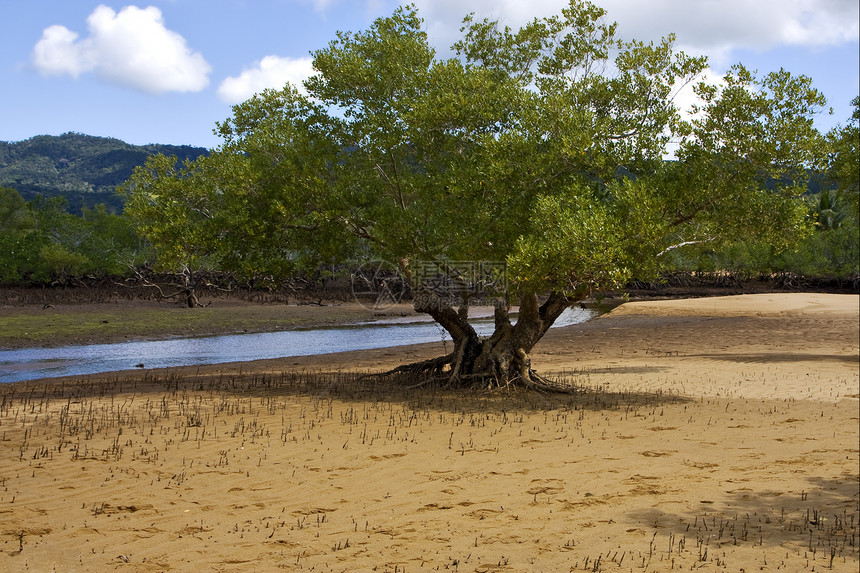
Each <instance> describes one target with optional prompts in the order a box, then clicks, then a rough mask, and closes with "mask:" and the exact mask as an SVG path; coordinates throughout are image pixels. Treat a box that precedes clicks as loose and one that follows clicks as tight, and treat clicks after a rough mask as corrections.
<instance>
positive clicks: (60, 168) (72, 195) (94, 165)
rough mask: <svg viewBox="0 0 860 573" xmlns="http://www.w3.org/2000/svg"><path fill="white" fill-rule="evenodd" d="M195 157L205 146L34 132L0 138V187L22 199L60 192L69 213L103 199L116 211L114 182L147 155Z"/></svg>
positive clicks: (119, 204) (118, 206)
mask: <svg viewBox="0 0 860 573" xmlns="http://www.w3.org/2000/svg"><path fill="white" fill-rule="evenodd" d="M157 153H163V154H165V155H175V156H176V157H177V158H178V159H179V160H180V161H184V160H185V159H195V158H197V157H199V156H200V155H205V154H207V153H208V150H207V149H205V148H202V147H191V146H188V145H182V146H179V145H158V144H151V145H130V144H128V143H125V142H124V141H120V140H119V139H113V138H108V137H95V136H92V135H84V134H81V133H64V134H63V135H60V136H53V135H37V136H36V137H32V138H30V139H27V140H24V141H16V142H6V141H0V185H2V186H5V187H11V188H12V189H15V190H17V191H18V192H19V193H20V194H21V196H22V197H24V199H26V200H28V201H29V200H31V199H33V198H34V197H35V196H36V195H42V196H44V197H56V196H59V195H62V196H64V197H66V199H67V200H68V202H69V211H71V212H74V213H79V212H80V210H81V208H83V207H92V206H93V205H95V204H97V203H104V204H106V205H108V207H109V208H110V209H111V210H113V211H116V212H119V211H121V210H122V199H121V198H120V197H119V196H118V195H117V194H116V186H117V185H119V184H120V183H122V182H124V181H125V180H126V179H128V178H129V176H131V173H132V171H133V170H134V168H135V167H137V166H138V165H142V164H143V163H144V162H145V161H146V158H147V157H149V156H150V155H154V154H157Z"/></svg>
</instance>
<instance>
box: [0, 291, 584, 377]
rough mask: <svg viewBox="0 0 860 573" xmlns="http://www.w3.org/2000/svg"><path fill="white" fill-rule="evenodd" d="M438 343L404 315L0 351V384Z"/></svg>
mask: <svg viewBox="0 0 860 573" xmlns="http://www.w3.org/2000/svg"><path fill="white" fill-rule="evenodd" d="M594 315H595V313H594V312H593V311H591V310H586V309H582V308H570V309H568V310H566V311H565V312H564V314H562V315H561V317H559V319H558V320H557V321H556V323H555V324H554V325H553V328H557V327H560V326H568V325H571V324H578V323H581V322H585V321H587V320H589V319H590V318H592V317H593V316H594ZM471 322H472V324H473V325H474V327H475V330H476V331H477V332H478V334H479V335H481V336H489V335H490V334H491V332H492V330H493V323H492V319H491V318H490V317H489V316H486V315H483V316H481V315H479V316H476V317H474V318H473V319H471ZM442 340H450V338H449V337H448V336H447V333H446V332H445V331H444V330H443V329H442V328H441V327H440V326H439V325H437V324H436V323H435V322H429V321H416V320H415V318H414V317H409V318H405V319H388V320H380V321H375V322H368V323H362V324H356V325H349V326H342V327H337V328H314V329H303V330H302V329H298V330H284V331H279V332H263V333H256V334H234V335H227V336H210V337H203V338H171V339H167V340H149V341H139V342H121V343H115V344H90V345H85V346H63V347H59V348H25V349H20V350H0V383H4V382H19V381H22V380H35V379H38V378H54V377H58V376H77V375H84V374H97V373H101V372H113V371H116V370H129V369H132V368H136V367H138V368H141V367H143V368H165V367H172V366H194V365H201V364H218V363H224V362H247V361H251V360H263V359H267V358H284V357H289V356H308V355H312V354H329V353H332V352H345V351H349V350H370V349H374V348H390V347H392V346H405V345H409V344H420V343H424V342H436V341H442ZM140 365H143V366H140Z"/></svg>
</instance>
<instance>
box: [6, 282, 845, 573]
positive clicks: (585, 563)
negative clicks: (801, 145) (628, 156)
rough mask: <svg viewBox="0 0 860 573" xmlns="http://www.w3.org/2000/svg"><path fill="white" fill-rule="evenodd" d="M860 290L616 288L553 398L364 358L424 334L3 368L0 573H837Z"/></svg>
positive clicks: (543, 349) (580, 333)
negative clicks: (447, 383)
mask: <svg viewBox="0 0 860 573" xmlns="http://www.w3.org/2000/svg"><path fill="white" fill-rule="evenodd" d="M858 311H860V298H858V297H857V296H856V295H831V294H799V293H793V294H784V293H780V294H755V295H741V296H730V297H714V298H701V299H688V300H664V301H644V302H631V303H627V304H623V305H621V306H619V307H617V308H615V309H614V310H613V311H612V312H610V313H608V314H606V315H603V316H601V317H600V318H597V319H594V320H592V321H590V322H588V323H585V324H579V325H574V326H569V327H564V328H558V329H553V330H552V331H550V333H549V334H548V335H547V336H546V337H545V338H544V339H543V340H542V341H541V342H540V343H539V345H538V347H537V348H536V349H535V352H534V353H533V355H532V360H533V364H534V366H535V368H536V369H537V370H538V371H539V372H541V374H544V375H547V376H554V377H557V378H561V379H564V380H566V381H568V382H569V383H570V384H575V385H576V386H577V388H578V390H577V392H575V393H573V394H570V395H546V394H539V393H535V392H525V391H511V392H494V393H481V392H477V391H475V392H468V393H466V392H462V391H441V390H432V389H424V388H418V389H414V388H412V389H409V388H404V387H403V386H402V385H396V384H393V383H392V382H391V381H389V380H384V379H378V378H375V377H362V375H365V374H368V373H373V372H381V371H384V370H386V369H389V368H392V367H394V366H396V365H398V364H402V363H405V362H411V361H415V360H419V359H423V358H430V357H433V356H436V355H439V354H441V353H442V352H444V351H445V349H444V347H443V344H442V343H441V342H439V343H433V344H425V345H419V346H412V347H400V348H389V349H381V350H374V351H362V352H354V353H342V354H330V355H318V356H308V357H298V358H287V359H278V360H268V361H258V362H252V363H241V364H221V365H213V366H206V367H188V368H177V369H170V370H143V371H133V372H122V373H111V374H106V375H94V376H89V377H84V378H74V379H49V380H42V381H34V382H26V383H15V384H3V385H0V572H6V571H9V572H13V571H15V572H17V571H57V572H64V571H115V570H117V571H129V572H131V571H135V572H136V571H141V572H143V571H153V572H156V571H199V572H203V571H277V570H286V571H380V572H391V573H394V572H413V571H425V570H426V571H481V572H489V571H546V572H551V571H635V572H640V571H652V572H662V571H673V570H679V571H690V570H693V571H735V572H739V571H746V572H750V571H789V572H792V571H831V570H832V571H853V572H856V571H857V570H858V566H860V554H858V544H860V448H858V441H860V402H858V398H860V326H858V325H860V312H858Z"/></svg>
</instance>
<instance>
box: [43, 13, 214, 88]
mask: <svg viewBox="0 0 860 573" xmlns="http://www.w3.org/2000/svg"><path fill="white" fill-rule="evenodd" d="M87 27H88V29H89V36H88V37H86V38H84V39H81V40H79V39H78V34H76V33H75V32H72V31H71V30H69V29H68V28H66V27H65V26H51V27H50V28H46V29H45V30H44V32H43V33H42V38H41V39H40V40H39V42H38V43H37V44H36V46H35V48H34V49H33V64H34V66H35V67H36V69H37V70H38V71H39V72H40V73H41V74H43V75H46V76H50V75H70V76H72V77H78V76H79V75H80V74H82V73H84V72H93V73H95V74H96V75H97V76H98V77H100V78H101V79H102V80H104V81H105V82H108V83H112V84H117V85H121V86H125V87H128V88H132V89H135V90H139V91H143V92H146V93H152V94H161V93H165V92H171V91H175V92H194V91H200V90H202V89H203V88H205V87H206V86H207V85H208V84H209V77H208V76H209V73H210V72H211V69H212V68H211V66H210V65H209V64H208V63H207V62H206V60H205V59H204V58H203V56H202V55H201V54H200V53H197V52H192V51H191V50H190V49H189V48H188V45H187V43H186V41H185V39H184V38H183V37H182V36H180V35H179V34H177V33H176V32H173V31H171V30H169V29H167V28H166V27H165V25H164V19H163V17H162V14H161V11H160V10H159V9H158V8H155V7H153V6H150V7H148V8H138V7H136V6H128V7H126V8H123V9H122V10H120V12H119V13H116V12H114V11H113V10H112V9H111V8H108V7H107V6H99V7H97V8H96V9H95V10H94V11H93V13H92V14H90V16H89V18H87Z"/></svg>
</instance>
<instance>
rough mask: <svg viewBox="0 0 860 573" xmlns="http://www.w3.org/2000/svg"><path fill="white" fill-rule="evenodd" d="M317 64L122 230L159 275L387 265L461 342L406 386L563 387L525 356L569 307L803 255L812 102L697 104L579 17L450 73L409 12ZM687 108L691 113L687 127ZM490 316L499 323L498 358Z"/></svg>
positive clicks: (673, 80)
mask: <svg viewBox="0 0 860 573" xmlns="http://www.w3.org/2000/svg"><path fill="white" fill-rule="evenodd" d="M313 62H314V68H315V70H316V74H315V75H314V76H313V77H311V78H310V79H308V80H307V81H306V82H305V83H304V86H302V87H301V88H300V87H298V86H292V85H287V86H285V87H284V88H283V89H281V90H267V91H264V92H262V93H260V94H258V95H256V96H254V97H253V98H251V99H250V100H248V101H246V102H244V103H242V104H239V105H237V106H235V107H234V108H233V116H232V117H231V118H229V119H227V120H225V121H224V122H222V123H220V124H218V126H217V130H218V132H219V133H220V135H221V136H222V138H223V141H224V143H223V144H222V145H221V146H220V147H219V148H218V149H216V150H215V151H214V152H213V153H212V154H211V155H210V156H209V157H201V158H199V159H197V160H195V161H188V162H186V163H185V164H184V165H183V166H181V167H179V168H176V167H174V166H173V164H172V163H171V162H170V161H169V160H165V159H164V158H161V159H159V158H153V159H151V160H150V161H149V162H148V163H147V165H146V166H145V167H143V168H139V169H138V170H137V171H136V172H135V174H134V176H133V177H132V178H131V179H130V180H129V181H128V182H127V183H126V185H125V190H126V193H127V194H128V196H129V199H128V203H127V212H129V213H130V214H131V215H132V216H133V217H136V218H137V220H138V221H140V225H141V228H142V230H143V231H144V233H145V234H146V235H147V236H149V237H150V238H152V239H153V242H154V245H155V247H156V249H157V251H158V254H159V259H160V260H162V261H164V262H165V264H172V265H176V264H180V263H181V264H189V263H191V262H192V261H197V262H198V263H199V262H200V261H202V260H217V261H218V263H219V265H221V266H222V267H224V268H229V269H230V270H232V271H234V272H237V273H245V274H253V273H260V272H271V273H283V272H287V271H288V270H289V269H291V268H294V267H295V266H297V265H301V264H303V263H308V262H310V263H312V264H318V263H319V262H321V261H345V260H353V261H355V260H360V259H362V258H365V259H376V260H382V261H387V262H389V263H391V264H392V265H394V266H396V267H397V268H398V269H399V271H400V272H401V273H402V275H403V276H404V277H406V279H407V280H409V281H410V283H411V284H412V287H413V292H414V305H415V308H416V310H418V311H420V312H425V313H428V314H429V315H430V316H432V317H433V318H434V319H435V320H436V321H438V322H439V323H440V324H441V325H442V326H443V327H444V328H445V329H446V330H447V331H448V332H449V333H450V334H451V336H452V338H453V340H454V350H453V352H452V353H451V354H450V355H448V356H444V357H440V358H439V359H437V360H432V361H428V362H426V363H421V364H417V365H408V366H405V367H403V368H402V369H401V370H402V371H412V372H420V373H422V374H424V375H427V376H428V380H444V381H445V382H446V383H448V384H451V385H461V384H474V383H481V384H486V385H489V386H496V385H507V384H511V383H516V384H524V385H527V386H540V387H550V386H551V383H550V382H549V381H547V380H545V379H544V378H542V377H540V376H539V375H537V374H536V373H535V372H534V370H533V369H532V367H531V363H530V360H529V358H528V353H529V352H530V351H531V349H532V348H533V347H534V345H535V344H536V343H537V342H538V340H540V338H541V337H542V336H543V335H544V333H545V332H546V331H547V329H548V328H549V327H550V326H551V325H552V323H553V322H554V321H555V320H556V319H557V318H558V317H559V316H560V314H561V313H562V312H563V311H564V310H565V309H566V308H567V307H568V306H569V305H570V304H571V303H572V302H575V301H578V300H582V299H583V298H585V297H588V296H591V295H594V294H595V293H598V292H601V291H605V290H609V289H612V288H615V287H617V286H619V285H622V284H624V282H625V281H627V280H628V279H630V278H631V277H637V278H645V277H652V276H655V275H656V274H657V273H658V272H659V271H660V270H661V269H663V268H665V267H666V265H668V264H670V261H671V257H668V256H666V255H667V253H670V252H672V251H675V250H677V249H683V248H685V247H686V246H689V245H696V244H703V243H707V244H711V245H714V246H717V245H722V244H728V243H730V242H733V241H739V240H744V239H756V240H766V241H768V242H770V243H771V244H773V245H776V246H778V247H785V246H788V245H790V244H791V243H792V241H794V240H796V239H797V238H798V237H799V236H801V235H802V234H803V233H804V232H805V231H804V229H805V222H804V221H805V216H806V208H805V207H804V206H803V205H802V204H800V203H799V202H798V201H796V200H795V197H796V195H797V193H798V191H799V189H800V188H801V187H802V185H803V184H804V182H805V180H806V178H807V177H808V176H809V173H810V172H811V171H812V170H815V169H819V168H821V167H822V166H823V163H822V161H823V157H824V149H825V146H824V139H823V138H822V137H821V136H820V135H819V134H818V132H817V131H816V130H815V129H814V127H813V125H812V118H813V116H814V114H815V113H817V112H818V111H819V110H820V109H821V108H822V107H823V106H824V104H825V101H824V98H823V96H822V95H821V94H820V93H819V92H818V91H816V90H815V89H814V88H812V86H811V83H810V80H809V79H808V78H805V77H803V76H801V77H795V76H792V75H791V74H789V73H788V72H786V71H784V70H783V71H780V72H778V73H772V74H769V75H767V76H765V77H763V78H757V77H756V75H755V74H753V73H752V72H750V71H748V70H747V69H745V68H744V67H743V66H741V65H738V66H735V67H734V68H732V70H731V71H730V72H729V74H727V75H726V77H725V78H724V79H723V81H722V82H720V83H714V84H707V83H704V82H702V81H701V78H700V75H701V72H702V71H703V70H704V69H705V66H706V60H705V58H703V57H693V56H689V55H687V54H685V53H683V52H680V51H677V50H676V49H675V47H674V38H673V37H672V36H669V37H666V38H663V39H662V40H661V41H659V42H653V43H645V42H640V41H636V40H631V41H623V40H620V39H619V38H618V36H617V30H616V25H615V24H613V23H611V22H609V21H608V20H607V18H606V13H605V11H604V10H603V9H602V8H599V7H597V6H595V5H593V4H591V3H589V2H587V1H582V0H571V2H570V4H569V5H568V6H567V7H566V8H565V9H563V10H562V11H561V13H560V14H558V15H556V16H552V17H548V18H537V19H535V20H533V21H531V22H530V23H528V24H527V25H525V26H524V27H522V28H521V29H519V30H512V29H510V28H508V27H504V26H501V25H500V24H499V23H498V22H494V21H490V20H486V19H479V18H478V17H476V16H475V15H469V16H467V17H466V18H465V19H464V22H463V28H462V38H461V40H460V41H458V42H457V43H456V44H455V45H454V55H452V56H451V57H447V58H439V57H437V55H436V54H435V52H434V50H433V49H432V48H431V47H430V44H429V42H428V38H427V35H426V33H425V31H424V26H423V23H422V20H421V19H420V17H419V14H418V12H417V10H416V9H415V8H414V7H411V6H407V7H401V8H398V9H397V10H396V11H395V12H394V13H393V14H392V15H391V16H390V17H387V18H380V19H378V20H376V21H375V22H374V23H373V24H372V25H371V26H370V28H369V29H367V30H365V31H362V32H340V33H338V35H337V37H336V38H335V39H334V40H332V41H331V43H330V44H329V45H328V46H327V47H326V48H324V49H322V50H319V51H318V52H316V53H314V60H313ZM686 85H695V86H696V88H695V89H696V91H697V93H698V94H699V96H700V98H701V104H700V106H699V107H698V109H696V110H694V111H696V114H695V115H694V116H693V117H692V118H686V119H685V117H684V116H682V114H681V113H680V110H679V109H678V108H677V106H676V104H675V103H674V101H673V98H674V96H675V95H676V94H677V91H678V90H679V89H680V88H681V87H682V86H686ZM670 142H674V143H675V144H676V145H677V152H676V157H675V158H674V159H673V160H667V146H668V144H669V143H670ZM464 263H466V264H464ZM428 269H429V270H428ZM476 269H477V270H476ZM476 300H477V301H480V302H481V303H484V304H492V305H493V306H494V307H495V323H496V330H495V332H494V334H492V336H490V337H488V338H485V339H484V338H480V337H478V336H477V334H476V333H475V331H474V329H473V328H472V326H471V325H470V324H469V322H468V321H467V315H468V309H469V307H470V306H471V305H473V304H475V302H476ZM514 307H516V309H517V310H518V314H517V317H516V320H514V319H513V318H512V316H511V310H512V308H514Z"/></svg>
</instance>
